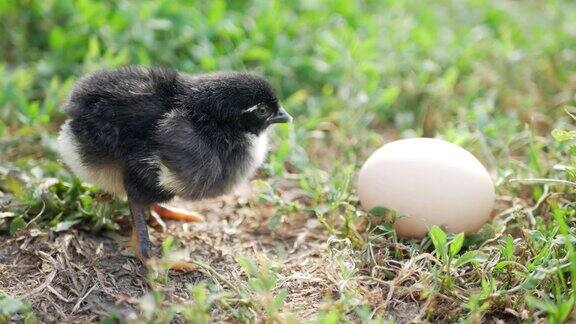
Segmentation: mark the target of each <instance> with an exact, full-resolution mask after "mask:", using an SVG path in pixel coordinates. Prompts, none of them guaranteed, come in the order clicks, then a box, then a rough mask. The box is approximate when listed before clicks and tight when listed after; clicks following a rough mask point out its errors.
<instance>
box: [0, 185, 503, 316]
mask: <svg viewBox="0 0 576 324" xmlns="http://www.w3.org/2000/svg"><path fill="white" fill-rule="evenodd" d="M281 192H282V197H281V198H282V199H283V200H284V201H293V200H299V201H300V202H303V203H304V204H305V202H306V198H305V197H304V196H303V194H302V193H301V192H300V191H299V189H297V188H296V186H294V185H288V186H286V187H285V188H282V190H281ZM173 205H177V206H180V207H184V208H188V209H192V210H195V211H198V212H200V213H201V214H202V215H204V216H205V221H202V222H197V223H179V222H168V223H167V224H166V228H165V229H164V230H161V227H159V226H158V224H156V225H157V226H155V227H154V228H150V233H151V239H152V241H153V243H154V244H156V245H159V244H160V242H162V240H164V239H165V238H166V237H167V236H168V235H172V236H174V237H175V238H176V239H177V240H178V241H179V242H180V243H181V246H182V247H183V249H185V251H186V253H187V255H189V257H190V258H192V259H194V260H200V261H202V262H204V263H205V264H208V265H209V266H210V267H211V268H212V270H213V271H215V272H217V273H218V274H219V275H221V276H222V277H224V278H226V279H227V280H228V283H225V282H222V281H221V280H218V278H216V279H215V276H210V275H207V272H206V271H203V270H196V271H192V272H188V273H179V272H173V271H171V272H170V276H169V280H168V282H167V284H165V285H163V286H162V288H161V289H162V291H163V293H164V295H165V297H166V300H165V301H164V302H165V303H166V304H173V303H182V302H185V301H186V300H188V299H189V297H190V296H189V295H190V292H189V290H188V288H187V286H189V284H194V283H198V282H200V281H203V280H204V281H208V282H214V283H216V284H217V285H218V287H220V289H222V290H223V291H228V292H233V290H232V289H230V287H229V284H231V285H234V286H236V287H245V286H246V281H247V280H246V275H245V273H244V272H243V271H242V269H241V267H240V266H239V265H238V263H237V262H236V260H235V256H236V255H238V254H242V255H246V256H249V257H251V258H253V259H258V258H261V257H262V256H266V257H267V258H269V259H273V258H274V257H275V256H276V255H277V253H278V251H281V250H283V251H285V257H284V258H283V261H282V262H283V263H282V266H281V272H280V274H279V280H278V286H279V287H278V289H283V288H287V289H288V296H287V299H286V304H285V307H284V310H285V311H289V312H290V313H293V314H297V316H298V319H313V318H314V317H315V315H316V314H317V313H318V311H319V310H321V309H322V308H323V307H330V305H331V304H330V303H327V302H325V301H326V297H330V298H331V299H332V300H334V302H332V303H337V300H339V299H340V298H341V297H342V294H344V293H345V291H354V292H355V294H354V296H353V298H358V296H361V298H363V299H364V302H368V303H370V304H371V305H373V313H372V316H378V315H379V316H382V317H383V318H392V319H394V320H395V321H396V322H400V323H403V322H411V321H418V320H419V319H422V318H426V317H428V318H429V316H428V315H427V314H426V309H428V310H429V309H431V308H432V309H434V308H436V307H437V306H438V307H442V304H443V303H446V302H447V301H449V297H448V296H443V295H438V296H435V297H434V298H431V297H428V298H425V297H423V296H424V295H423V294H422V293H423V292H425V291H427V286H429V285H430V284H431V283H432V278H431V277H430V273H429V271H427V269H429V268H430V267H431V266H432V264H434V263H436V262H437V260H436V259H435V258H434V257H433V256H432V255H430V254H427V253H424V254H418V255H413V256H412V257H411V258H405V257H404V258H400V259H399V258H397V257H395V255H394V253H401V254H403V255H404V256H407V255H409V254H410V252H409V248H408V247H407V246H404V245H403V244H401V243H393V242H390V241H389V240H383V241H374V242H371V244H368V245H367V246H369V247H370V250H369V251H363V252H361V251H355V250H354V249H352V248H349V247H346V242H345V241H342V240H338V239H337V238H335V237H331V236H330V235H329V233H328V231H326V230H325V229H324V227H323V226H322V225H321V224H320V223H319V222H318V220H316V218H315V217H314V216H313V215H310V214H306V213H295V214H292V215H291V216H290V217H289V218H286V219H284V221H283V223H282V225H281V226H280V227H279V228H277V229H275V230H271V229H270V228H269V226H268V225H267V220H268V219H269V218H270V217H271V216H272V215H274V213H275V208H274V207H272V206H270V205H267V204H262V203H258V202H257V201H256V194H255V190H254V188H253V186H249V185H247V186H245V187H244V188H243V189H242V190H240V191H238V192H237V193H236V194H234V195H229V196H224V197H220V198H218V199H213V200H206V201H202V202H194V203H188V202H183V201H175V202H173ZM125 219H127V217H126V218H125ZM128 235H129V226H127V224H124V225H123V226H122V230H121V231H120V232H119V233H118V232H114V233H99V234H93V233H90V232H89V231H85V230H80V229H72V230H69V231H67V232H63V233H53V232H51V231H45V230H37V229H33V230H29V231H26V232H23V233H19V234H18V235H16V236H12V237H0V288H1V289H2V290H3V291H4V292H6V293H8V294H9V295H12V296H13V297H17V298H21V299H25V300H27V301H28V302H29V303H30V304H31V306H32V308H33V310H34V312H35V314H36V316H37V317H38V318H39V319H40V320H41V321H42V322H84V323H85V322H95V321H99V320H102V319H104V318H106V316H107V315H108V314H111V313H115V314H117V315H118V316H119V317H120V318H123V319H125V320H134V319H137V316H138V312H139V308H138V305H139V299H140V297H142V296H143V295H144V294H146V293H147V292H148V291H150V289H151V288H150V286H149V284H148V282H149V280H147V274H146V269H145V268H144V267H143V266H142V265H141V264H140V262H139V261H138V260H137V259H135V258H134V257H133V256H131V255H130V253H127V252H125V249H124V247H125V242H124V237H127V236H128ZM376 247H378V248H376ZM372 248H373V249H372ZM400 260H401V261H400ZM343 264H344V265H345V266H347V267H349V268H354V269H356V270H357V272H356V274H355V275H354V277H353V278H352V279H346V278H342V272H341V271H340V270H339V268H340V267H341V266H342V265H343ZM351 303H354V301H351ZM332 307H338V306H337V305H334V304H332ZM442 308H443V307H442ZM447 308H450V306H447ZM211 315H212V318H213V320H214V321H218V322H226V321H231V320H233V318H231V317H230V312H228V311H226V309H225V308H223V307H221V306H220V305H218V304H216V305H215V307H214V309H213V310H212V313H211ZM437 315H440V317H441V314H437ZM497 317H500V318H502V317H501V316H497ZM258 318H259V319H265V315H264V313H262V314H258Z"/></svg>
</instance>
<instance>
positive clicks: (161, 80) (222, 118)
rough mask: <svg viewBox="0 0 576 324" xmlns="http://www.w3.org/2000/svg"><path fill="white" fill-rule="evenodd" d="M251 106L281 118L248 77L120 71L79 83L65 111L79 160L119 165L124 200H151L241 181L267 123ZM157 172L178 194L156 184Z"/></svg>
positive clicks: (221, 189)
mask: <svg viewBox="0 0 576 324" xmlns="http://www.w3.org/2000/svg"><path fill="white" fill-rule="evenodd" d="M255 105H264V106H265V107H266V109H267V110H266V111H265V112H266V114H267V116H274V115H277V114H279V113H281V110H280V106H279V104H278V100H277V98H276V96H275V93H274V89H273V88H272V86H271V85H270V84H269V83H268V82H267V81H266V80H264V79H263V78H261V77H259V76H256V75H253V74H249V73H238V72H229V73H215V74H206V75H199V76H190V75H187V74H184V73H180V72H177V71H174V70H171V69H164V68H143V67H126V68H120V69H116V70H109V71H99V72H95V73H92V74H89V75H87V76H85V77H83V78H81V79H80V80H79V81H78V82H77V84H76V85H75V87H74V88H73V90H72V93H71V95H70V98H69V100H68V103H67V106H66V108H67V112H68V114H69V116H70V121H69V126H70V130H71V132H72V134H73V136H74V139H75V141H76V142H77V143H78V148H77V150H78V151H79V153H80V156H81V159H82V161H81V163H82V164H83V165H86V166H91V167H105V166H106V165H110V164H114V165H116V166H118V167H119V168H121V170H122V173H123V177H124V188H125V190H126V193H127V194H128V196H129V198H131V199H134V200H136V201H140V202H145V203H151V202H163V201H166V200H169V199H171V198H172V197H173V196H174V195H175V194H178V195H182V196H185V197H186V198H190V199H201V198H204V197H211V196H217V195H221V194H223V193H225V192H226V191H228V190H230V189H231V188H232V187H233V186H234V185H235V184H236V183H237V182H238V181H240V180H242V179H244V178H245V177H246V176H247V173H248V172H249V171H250V170H249V169H250V165H251V163H253V161H251V159H253V156H252V155H251V150H252V145H253V144H254V143H253V140H254V138H255V137H256V136H258V135H260V134H261V133H262V132H263V131H264V130H265V129H266V128H267V127H268V126H269V125H270V122H269V121H268V119H267V118H264V117H263V116H262V115H258V114H255V113H250V112H247V109H249V108H250V107H253V106H255ZM161 168H167V169H168V170H169V171H170V174H171V175H173V176H174V177H175V178H176V180H177V181H178V183H179V186H180V187H181V188H182V190H180V192H174V191H173V190H169V189H167V188H165V187H164V186H162V185H161V183H160V174H161Z"/></svg>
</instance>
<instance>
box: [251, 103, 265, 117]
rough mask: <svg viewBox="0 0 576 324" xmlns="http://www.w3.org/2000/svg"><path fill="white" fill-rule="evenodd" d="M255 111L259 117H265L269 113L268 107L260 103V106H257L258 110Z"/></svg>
mask: <svg viewBox="0 0 576 324" xmlns="http://www.w3.org/2000/svg"><path fill="white" fill-rule="evenodd" d="M254 112H255V113H256V115H258V116H259V117H264V116H267V115H268V108H267V107H266V106H264V105H258V107H256V110H255V111H254Z"/></svg>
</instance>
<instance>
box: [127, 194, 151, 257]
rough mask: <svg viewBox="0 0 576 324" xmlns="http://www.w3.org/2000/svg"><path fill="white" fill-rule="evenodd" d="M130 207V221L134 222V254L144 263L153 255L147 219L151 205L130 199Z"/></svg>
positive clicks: (131, 243)
mask: <svg viewBox="0 0 576 324" xmlns="http://www.w3.org/2000/svg"><path fill="white" fill-rule="evenodd" d="M128 204H129V207H130V221H131V223H132V237H131V239H130V245H131V246H132V249H133V250H134V254H135V255H136V256H137V257H138V258H139V259H140V260H142V263H146V261H147V260H148V259H149V258H150V257H151V253H150V247H151V245H150V237H149V236H148V227H147V226H146V219H147V217H148V213H150V207H149V205H147V204H143V203H138V202H134V201H131V200H129V202H128Z"/></svg>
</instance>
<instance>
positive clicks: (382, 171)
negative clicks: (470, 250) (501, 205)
mask: <svg viewBox="0 0 576 324" xmlns="http://www.w3.org/2000/svg"><path fill="white" fill-rule="evenodd" d="M358 194H359V196H360V202H361V203H362V206H363V207H364V208H365V209H366V210H367V211H369V210H371V209H373V208H375V207H384V208H387V209H391V210H394V211H396V212H398V213H399V214H400V215H401V216H400V217H399V218H398V219H397V220H396V222H395V228H396V233H397V234H398V236H399V237H414V238H420V237H423V236H425V235H426V233H427V232H428V229H429V228H430V227H431V226H432V225H438V226H440V227H443V228H444V229H446V230H448V231H449V232H453V233H459V232H467V233H470V232H475V231H477V230H478V229H480V228H481V227H482V226H483V225H484V224H485V223H486V222H488V221H489V220H490V214H491V212H492V208H493V207H494V184H493V182H492V179H491V178H490V175H489V174H488V172H487V171H486V168H484V166H483V165H482V164H481V163H480V161H478V160H477V159H476V158H475V157H474V156H473V155H472V154H471V153H470V152H468V151H466V150H465V149H463V148H461V147H459V146H457V145H455V144H452V143H448V142H446V141H442V140H438V139H431V138H411V139H404V140H399V141H395V142H391V143H388V144H386V145H384V146H382V147H381V148H380V149H378V150H377V151H376V152H374V154H372V155H371V156H370V158H368V160H367V161H366V163H365V164H364V166H363V167H362V169H361V170H360V176H359V179H358Z"/></svg>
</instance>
